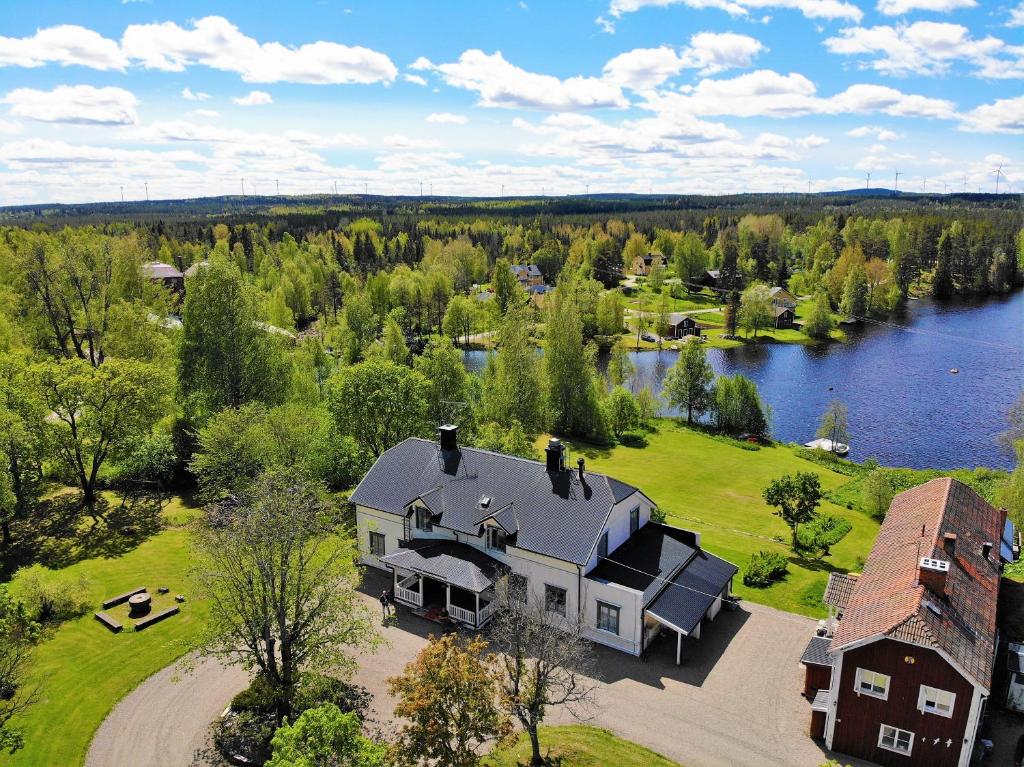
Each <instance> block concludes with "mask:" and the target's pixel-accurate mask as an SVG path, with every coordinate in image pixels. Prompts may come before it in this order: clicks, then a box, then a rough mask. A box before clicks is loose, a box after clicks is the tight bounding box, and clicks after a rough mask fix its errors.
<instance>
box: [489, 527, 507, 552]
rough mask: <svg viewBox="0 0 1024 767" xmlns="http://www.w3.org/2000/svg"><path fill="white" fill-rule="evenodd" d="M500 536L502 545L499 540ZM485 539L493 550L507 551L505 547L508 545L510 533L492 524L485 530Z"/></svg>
mask: <svg viewBox="0 0 1024 767" xmlns="http://www.w3.org/2000/svg"><path fill="white" fill-rule="evenodd" d="M499 538H500V539H501V544H500V545H499V544H498V542H497V541H498V539H499ZM484 541H485V544H486V547H487V548H488V549H490V550H491V551H505V547H506V546H508V534H507V533H506V532H505V531H504V530H503V529H502V528H500V527H495V526H493V525H492V526H490V527H488V528H487V529H486V530H485V531H484Z"/></svg>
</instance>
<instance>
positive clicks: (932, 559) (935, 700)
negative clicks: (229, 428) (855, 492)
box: [802, 477, 1006, 767]
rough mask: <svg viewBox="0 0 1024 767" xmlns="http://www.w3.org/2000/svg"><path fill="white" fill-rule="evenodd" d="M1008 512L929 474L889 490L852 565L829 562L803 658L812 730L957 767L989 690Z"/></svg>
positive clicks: (900, 758) (835, 741)
mask: <svg viewBox="0 0 1024 767" xmlns="http://www.w3.org/2000/svg"><path fill="white" fill-rule="evenodd" d="M1005 521H1006V520H1005V514H1004V512H1002V511H999V510H997V509H995V508H993V507H992V506H991V505H989V504H988V503H987V502H986V501H985V500H984V499H983V498H981V496H979V495H978V494H977V493H975V492H974V491H973V490H972V489H971V488H969V487H968V486H967V485H964V484H962V483H960V482H958V481H956V480H954V479H951V478H948V477H946V478H941V479H934V480H932V481H930V482H926V483H924V484H923V485H919V486H917V487H915V488H912V489H910V490H907V491H905V492H903V493H900V494H899V495H897V496H896V497H895V498H894V499H893V501H892V505H891V506H890V507H889V511H888V513H887V514H886V517H885V521H884V522H883V523H882V527H881V529H880V530H879V533H878V538H877V540H876V541H875V545H874V547H873V548H872V550H871V554H870V556H869V557H868V560H867V563H866V564H865V566H864V572H863V573H862V574H860V575H843V574H837V573H833V574H832V575H831V576H830V577H829V583H828V588H827V589H826V592H825V602H826V604H828V605H829V608H830V618H829V621H828V622H827V624H826V625H827V628H826V629H825V631H824V633H825V635H824V636H816V637H814V638H812V639H811V642H810V644H808V646H807V649H806V651H805V652H804V656H803V658H802V662H803V664H804V667H805V669H806V676H805V694H807V695H808V697H812V698H813V702H812V704H811V711H812V713H811V735H812V737H816V738H823V739H824V741H825V745H826V747H827V748H829V749H830V750H832V751H836V752H839V753H842V754H849V755H850V756H855V757H858V758H861V759H867V760H870V761H872V762H876V763H878V764H882V765H887V766H888V765H921V766H922V767H924V766H925V765H928V767H954V765H955V766H956V767H966V765H968V764H969V763H970V762H971V758H972V753H973V752H974V748H975V741H976V737H977V732H978V726H979V724H980V722H981V719H982V714H983V711H984V710H985V706H986V704H987V702H988V698H989V694H990V691H991V689H992V673H993V666H994V660H995V653H996V644H997V629H996V606H997V601H998V594H999V582H1000V574H1001V569H1002V560H1001V557H1000V548H999V544H1000V540H1001V537H1002V535H1003V532H1004V525H1005Z"/></svg>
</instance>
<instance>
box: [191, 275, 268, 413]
mask: <svg viewBox="0 0 1024 767" xmlns="http://www.w3.org/2000/svg"><path fill="white" fill-rule="evenodd" d="M208 264H209V265H208V266H207V267H206V268H205V269H200V270H199V271H198V272H196V274H195V276H193V277H190V278H189V280H188V290H187V292H186V293H185V305H184V308H183V310H182V338H181V345H180V347H179V355H178V356H179V371H178V381H179V385H180V386H181V390H182V392H183V393H184V394H185V396H186V397H193V396H194V397H196V398H198V399H199V400H201V401H202V402H203V404H205V406H206V408H207V410H208V411H209V412H214V411H217V410H220V409H221V408H223V407H238V406H239V405H244V404H245V403H246V402H252V401H254V400H258V401H261V402H265V403H267V404H275V403H277V402H279V401H281V399H282V398H283V395H284V389H285V384H286V383H287V375H286V374H285V372H284V369H283V367H284V364H285V362H284V359H283V355H282V353H281V349H280V346H279V344H280V343H281V342H280V340H279V339H278V337H277V336H276V335H275V334H273V333H269V332H267V327H266V325H265V324H263V323H262V317H261V314H260V310H259V307H260V300H259V297H258V294H257V291H256V289H255V288H254V287H252V286H251V285H247V284H246V283H245V280H244V278H243V277H242V273H241V272H240V271H239V269H238V267H237V266H236V265H235V264H233V263H232V262H230V261H229V260H227V259H226V258H221V257H218V256H216V255H215V256H213V257H211V258H210V260H209V262H208Z"/></svg>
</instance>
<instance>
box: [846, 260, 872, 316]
mask: <svg viewBox="0 0 1024 767" xmlns="http://www.w3.org/2000/svg"><path fill="white" fill-rule="evenodd" d="M839 308H840V310H841V311H842V312H843V314H845V315H846V316H847V317H863V316H864V315H865V314H867V311H868V275H867V271H866V270H865V269H864V266H863V264H854V265H853V267H852V268H851V269H850V272H849V274H847V275H846V281H845V282H844V283H843V300H842V303H841V304H840V306H839Z"/></svg>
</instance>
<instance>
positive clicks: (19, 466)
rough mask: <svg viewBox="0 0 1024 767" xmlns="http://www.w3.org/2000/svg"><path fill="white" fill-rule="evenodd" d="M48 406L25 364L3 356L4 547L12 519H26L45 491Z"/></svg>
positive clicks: (0, 491)
mask: <svg viewBox="0 0 1024 767" xmlns="http://www.w3.org/2000/svg"><path fill="white" fill-rule="evenodd" d="M44 414H45V409H44V408H43V407H42V403H41V402H40V400H39V397H38V395H37V393H36V392H35V391H34V390H33V387H32V386H31V385H30V382H29V381H28V380H26V376H25V370H24V364H23V362H22V361H21V360H19V359H15V358H13V357H0V548H3V549H6V548H8V547H9V546H10V545H11V522H13V521H14V520H17V519H25V518H26V517H27V516H28V514H29V512H30V511H31V510H32V509H33V508H35V505H36V502H37V501H38V499H39V495H40V492H41V491H42V483H43V459H44V457H45V454H46V444H45V439H44V429H43V416H44Z"/></svg>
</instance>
